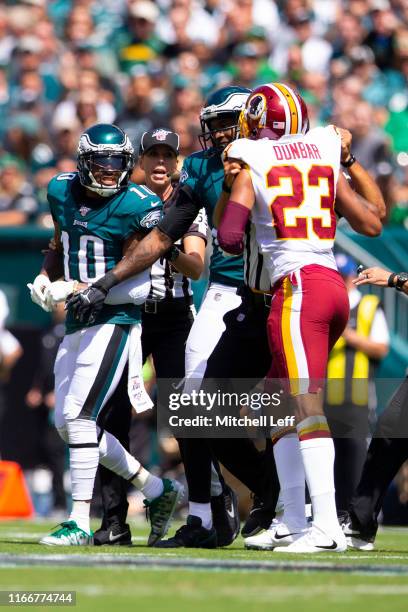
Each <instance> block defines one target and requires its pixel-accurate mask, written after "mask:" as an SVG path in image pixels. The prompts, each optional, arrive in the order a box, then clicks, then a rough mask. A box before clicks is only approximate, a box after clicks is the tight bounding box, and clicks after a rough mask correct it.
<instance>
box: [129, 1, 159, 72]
mask: <svg viewBox="0 0 408 612" xmlns="http://www.w3.org/2000/svg"><path fill="white" fill-rule="evenodd" d="M159 14H160V12H159V9H158V8H157V6H156V4H154V2H151V1H150V0H133V1H130V2H129V13H128V19H127V28H128V30H127V32H126V33H124V35H123V37H122V38H120V39H119V41H120V48H119V50H118V51H119V62H120V67H121V69H122V70H124V71H125V72H127V73H129V72H130V71H131V69H132V67H133V66H134V65H136V64H145V63H146V62H149V61H151V60H153V59H155V58H156V57H157V55H158V54H159V53H160V52H161V51H162V49H163V46H164V45H163V43H162V42H161V40H160V36H159V37H157V36H156V34H155V28H156V24H157V21H158V18H159Z"/></svg>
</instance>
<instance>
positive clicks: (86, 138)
mask: <svg viewBox="0 0 408 612" xmlns="http://www.w3.org/2000/svg"><path fill="white" fill-rule="evenodd" d="M134 165H135V159H134V150H133V146H132V143H131V142H130V139H129V136H128V135H127V134H125V132H124V131H123V130H121V129H120V128H119V127H117V126H116V125H112V124H110V123H98V124H96V125H93V126H92V127H90V128H88V129H87V130H86V131H85V132H84V133H83V134H81V137H80V139H79V143H78V174H79V180H80V182H81V185H83V186H84V187H86V188H87V189H90V190H91V191H95V192H96V193H97V194H98V195H100V196H102V197H105V198H106V197H109V196H111V195H113V194H115V193H117V192H118V191H120V190H121V189H123V188H124V187H126V186H127V184H128V182H129V179H130V175H131V174H132V170H133V167H134Z"/></svg>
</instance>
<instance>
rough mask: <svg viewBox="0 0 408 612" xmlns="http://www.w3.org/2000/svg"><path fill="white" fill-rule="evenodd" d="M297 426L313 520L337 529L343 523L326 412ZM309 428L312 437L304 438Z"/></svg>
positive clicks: (334, 529)
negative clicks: (324, 415) (337, 502)
mask: <svg viewBox="0 0 408 612" xmlns="http://www.w3.org/2000/svg"><path fill="white" fill-rule="evenodd" d="M297 428H298V432H299V438H300V449H301V452H302V457H303V465H304V466H305V474H306V481H307V486H308V488H309V494H310V499H311V501H312V509H313V523H314V524H316V525H317V526H318V527H320V528H321V529H323V531H328V532H329V533H330V532H332V531H337V530H338V529H339V528H340V527H339V521H338V519H337V511H336V500H335V489H334V444H333V440H332V438H331V437H329V436H330V430H329V428H328V425H327V420H326V418H325V417H323V416H318V417H308V418H307V419H304V420H303V421H302V422H301V423H299V424H298V426H297ZM312 428H313V429H312ZM306 429H307V431H308V434H306V435H308V438H307V439H302V438H303V435H304V431H305V430H306ZM302 434H303V435H302ZM313 434H314V435H315V437H313ZM319 434H320V435H319Z"/></svg>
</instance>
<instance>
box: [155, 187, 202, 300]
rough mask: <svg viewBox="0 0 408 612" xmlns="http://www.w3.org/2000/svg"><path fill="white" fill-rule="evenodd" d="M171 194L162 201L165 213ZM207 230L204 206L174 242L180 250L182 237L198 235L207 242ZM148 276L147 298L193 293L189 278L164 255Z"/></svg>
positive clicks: (163, 297) (171, 199)
mask: <svg viewBox="0 0 408 612" xmlns="http://www.w3.org/2000/svg"><path fill="white" fill-rule="evenodd" d="M173 195H174V191H173V193H172V195H171V196H170V198H168V199H167V200H166V201H165V202H164V213H166V211H167V210H168V209H169V208H170V206H171V205H172V202H173ZM207 231H208V221H207V214H206V212H205V210H204V208H201V209H200V211H199V213H198V215H197V216H196V218H195V219H194V221H193V223H192V225H191V226H190V228H189V230H188V232H187V233H186V234H184V236H183V238H181V239H180V240H178V241H177V242H176V243H175V244H176V246H178V247H179V249H180V250H181V251H182V250H183V240H184V238H187V236H198V237H199V238H202V239H203V240H204V241H205V243H206V244H207ZM150 277H151V283H152V285H151V288H150V293H149V296H148V299H149V300H157V301H160V300H164V299H165V298H167V299H172V298H183V297H184V298H186V300H188V299H190V298H191V297H192V295H193V292H192V289H191V279H189V278H187V276H184V275H183V274H181V272H177V271H176V270H175V269H174V268H173V267H172V266H171V264H170V262H169V261H167V259H165V258H164V257H161V258H160V259H158V260H157V261H156V262H155V263H154V264H153V265H152V268H151V271H150Z"/></svg>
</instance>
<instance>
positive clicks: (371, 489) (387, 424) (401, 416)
mask: <svg viewBox="0 0 408 612" xmlns="http://www.w3.org/2000/svg"><path fill="white" fill-rule="evenodd" d="M397 436H398V437H397ZM407 459H408V379H407V378H406V379H405V380H404V382H403V383H402V384H401V385H400V386H399V388H398V389H397V391H396V392H395V393H394V395H393V397H392V398H391V400H390V402H389V403H388V405H387V407H386V409H385V411H384V412H383V413H382V415H381V416H380V418H379V419H378V423H377V427H376V430H375V432H374V437H373V439H372V441H371V444H370V446H369V449H368V454H367V459H366V461H365V463H364V467H363V473H362V476H361V480H360V482H359V484H358V487H357V491H356V494H355V496H354V498H353V500H352V502H351V505H350V514H351V516H352V519H353V521H355V522H357V524H359V525H360V527H361V531H362V532H363V533H365V534H367V535H370V536H375V534H376V532H377V528H378V522H377V519H378V515H379V513H380V510H381V507H382V504H383V501H384V497H385V495H386V493H387V489H388V487H389V485H390V484H391V481H392V479H393V478H394V476H395V475H396V473H397V472H398V470H399V469H400V467H401V465H402V464H403V463H404V461H406V460H407Z"/></svg>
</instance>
